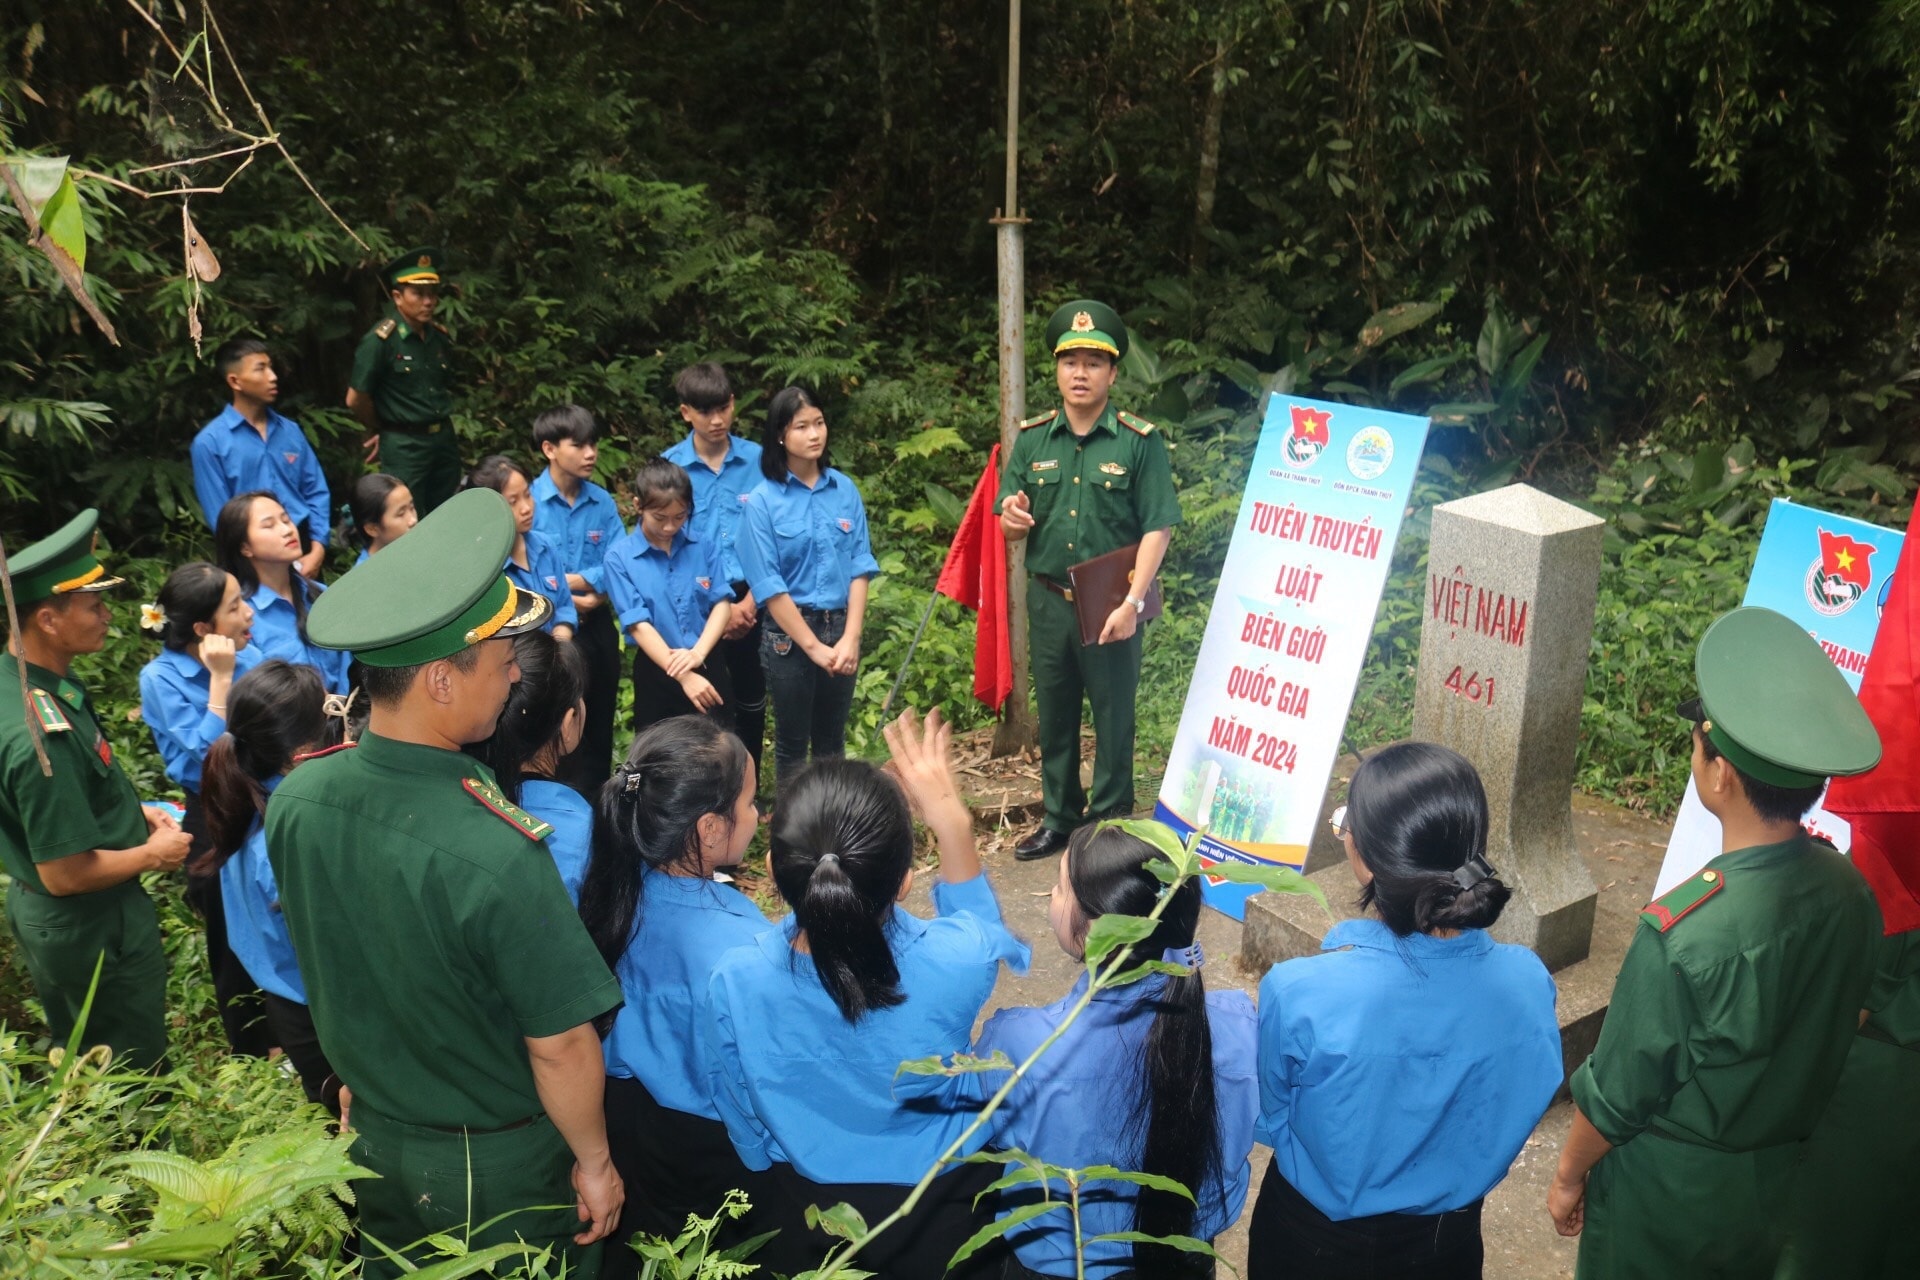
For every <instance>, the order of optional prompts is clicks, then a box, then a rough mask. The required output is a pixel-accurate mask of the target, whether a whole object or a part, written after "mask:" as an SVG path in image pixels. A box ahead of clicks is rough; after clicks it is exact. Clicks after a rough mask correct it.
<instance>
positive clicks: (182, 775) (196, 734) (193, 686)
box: [140, 644, 264, 793]
mask: <svg viewBox="0 0 1920 1280" xmlns="http://www.w3.org/2000/svg"><path fill="white" fill-rule="evenodd" d="M263 657H264V655H263V654H262V653H261V652H260V647H259V646H258V645H256V644H249V645H247V647H246V648H244V649H242V650H240V651H239V652H237V653H235V654H234V655H233V678H234V679H235V680H238V679H239V678H240V677H241V676H243V675H245V674H246V673H247V672H249V671H251V670H253V669H254V668H255V667H257V666H259V665H260V663H261V661H262V659H263ZM212 686H213V673H212V672H210V671H208V670H207V669H206V668H205V667H203V666H201V665H200V661H199V659H197V658H195V657H194V656H193V655H192V654H190V653H183V652H181V651H179V650H177V649H162V650H161V651H160V654H159V656H158V657H156V658H154V660H153V661H151V662H149V663H148V664H147V665H146V666H144V667H142V668H140V719H141V720H142V721H143V722H145V724H146V726H147V732H149V733H151V734H152V735H153V745H154V746H155V747H156V748H158V750H159V752H160V762H161V763H162V764H163V765H165V766H166V770H167V776H168V777H169V778H171V779H173V780H174V781H175V782H177V783H179V784H180V785H181V786H183V787H185V788H186V789H187V790H189V791H192V792H195V793H197V792H198V791H199V790H200V766H201V765H202V764H203V763H204V762H205V761H206V758H207V748H209V747H211V746H212V745H213V740H214V739H215V738H217V737H219V736H220V735H221V734H223V733H225V732H226V731H227V718H226V717H225V716H217V715H215V714H213V712H211V711H209V710H207V703H208V702H209V701H211V698H210V697H209V693H210V690H211V688H212Z"/></svg>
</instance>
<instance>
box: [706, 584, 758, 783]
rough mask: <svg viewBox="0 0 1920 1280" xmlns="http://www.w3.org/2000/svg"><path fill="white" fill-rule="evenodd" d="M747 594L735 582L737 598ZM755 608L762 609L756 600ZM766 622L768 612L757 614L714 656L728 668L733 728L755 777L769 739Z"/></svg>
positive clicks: (745, 587)
mask: <svg viewBox="0 0 1920 1280" xmlns="http://www.w3.org/2000/svg"><path fill="white" fill-rule="evenodd" d="M746 593H747V584H746V583H744V582H736V583H734V584H733V598H734V599H735V600H738V599H739V598H740V597H741V596H744V595H745V594H746ZM755 608H756V609H758V608H759V604H758V602H757V601H756V602H755ZM765 625H766V614H765V613H764V612H761V613H758V614H756V615H755V617H754V619H753V625H752V626H751V627H749V628H747V630H746V632H745V634H743V635H741V636H740V637H738V638H737V639H733V640H722V641H721V642H720V647H719V648H718V649H716V650H714V656H715V657H716V658H718V659H719V660H720V663H721V665H723V666H725V667H726V669H727V675H728V677H729V678H731V679H732V681H733V698H732V700H731V701H732V706H733V731H734V732H735V733H737V734H739V735H740V740H741V741H742V742H744V743H746V744H747V754H748V755H750V756H752V757H753V772H754V776H755V777H761V772H760V750H761V748H762V747H763V746H764V745H765V744H766V740H767V669H766V667H764V666H763V665H761V662H760V633H761V631H762V630H763V629H764V627H765ZM762 781H763V782H764V778H763V779H762Z"/></svg>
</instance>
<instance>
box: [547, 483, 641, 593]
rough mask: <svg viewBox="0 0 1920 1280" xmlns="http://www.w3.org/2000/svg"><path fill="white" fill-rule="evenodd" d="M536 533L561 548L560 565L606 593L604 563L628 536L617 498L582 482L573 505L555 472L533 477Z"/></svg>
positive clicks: (594, 485) (596, 589) (595, 485)
mask: <svg viewBox="0 0 1920 1280" xmlns="http://www.w3.org/2000/svg"><path fill="white" fill-rule="evenodd" d="M533 531H534V532H535V533H538V534H540V535H542V536H543V537H546V538H549V539H551V540H552V542H553V544H554V545H555V546H556V547H558V548H559V549H560V563H561V564H563V565H565V566H566V571H567V572H568V573H577V574H579V575H580V576H581V577H582V578H585V579H586V580H587V585H588V586H590V587H592V588H593V589H594V590H595V591H605V590H606V589H607V588H606V583H605V579H604V577H603V576H602V571H601V567H600V566H601V561H603V560H604V559H606V555H607V548H608V547H611V546H612V545H613V544H614V541H615V539H618V538H622V537H625V536H626V532H627V526H626V525H624V524H622V523H621V521H620V508H619V507H618V506H616V505H614V501H613V495H612V494H610V493H608V492H607V491H606V490H605V489H602V488H601V487H600V486H599V485H597V484H595V483H594V482H593V481H591V480H583V481H581V482H580V492H579V493H578V494H577V495H575V497H574V499H573V501H572V502H571V503H569V502H568V501H567V500H566V498H565V497H564V496H563V495H562V494H561V492H560V486H558V485H556V484H555V483H554V482H553V473H552V472H551V471H542V472H541V473H540V474H539V475H537V476H535V477H534V478H533Z"/></svg>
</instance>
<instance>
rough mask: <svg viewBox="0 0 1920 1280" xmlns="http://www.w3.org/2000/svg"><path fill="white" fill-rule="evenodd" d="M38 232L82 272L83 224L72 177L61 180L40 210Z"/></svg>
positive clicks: (84, 266) (85, 257)
mask: <svg viewBox="0 0 1920 1280" xmlns="http://www.w3.org/2000/svg"><path fill="white" fill-rule="evenodd" d="M40 229H41V230H42V231H44V232H46V233H47V239H49V240H51V241H53V242H54V244H56V245H58V246H59V247H60V248H61V249H63V250H64V251H65V252H66V255H67V256H68V257H69V258H72V259H73V264H74V265H75V266H76V267H79V268H80V269H81V270H83V271H84V270H86V266H87V221H86V218H85V216H84V215H83V214H82V213H81V210H80V193H79V192H78V191H76V190H74V186H73V175H72V174H65V175H63V176H62V177H61V179H60V185H59V186H58V187H56V188H54V192H53V194H52V195H51V196H49V197H48V198H47V203H46V207H44V208H43V209H41V210H40Z"/></svg>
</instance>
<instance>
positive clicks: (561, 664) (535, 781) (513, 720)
mask: <svg viewBox="0 0 1920 1280" xmlns="http://www.w3.org/2000/svg"><path fill="white" fill-rule="evenodd" d="M513 660H514V661H515V662H516V663H517V664H519V667H520V678H519V679H518V680H516V681H514V683H513V688H512V689H511V690H510V691H509V692H508V694H507V705H506V707H505V709H503V710H502V711H501V712H500V720H499V723H498V724H496V725H495V726H494V730H493V736H492V737H490V738H487V739H486V740H485V741H483V742H476V743H473V744H471V745H469V746H468V747H467V748H466V750H467V753H468V754H469V755H472V756H475V757H477V758H479V759H481V760H484V761H485V762H486V763H487V766H488V767H489V768H491V769H492V770H493V776H494V779H495V780H496V781H498V782H499V784H500V790H501V791H503V792H505V793H506V797H507V799H508V800H510V801H512V802H513V803H514V804H517V805H519V806H520V807H521V808H522V809H525V810H526V811H527V812H528V813H531V814H532V815H533V816H534V817H536V818H539V819H540V820H542V821H543V822H545V823H546V824H547V825H548V826H550V827H552V828H553V830H552V831H551V832H549V833H548V834H547V839H546V844H547V852H548V853H550V854H552V855H553V865H554V866H555V867H556V868H557V869H558V870H559V872H560V882H561V883H562V884H564V885H566V887H567V896H568V897H569V898H572V899H573V905H574V906H576V907H577V906H579V905H580V882H581V881H582V880H584V879H585V878H586V874H587V854H588V851H589V850H590V848H591V847H592V844H593V806H592V805H591V804H589V803H588V802H587V800H586V799H585V797H583V796H582V795H581V794H580V793H579V792H578V791H575V790H574V789H573V788H572V787H570V786H567V785H566V784H565V783H563V782H559V781H556V780H555V775H556V772H557V770H558V769H559V766H560V761H561V760H563V759H565V758H566V755H567V753H568V752H569V751H572V750H573V749H574V748H575V747H577V746H579V745H580V727H581V725H582V724H583V723H584V722H585V720H586V714H587V709H586V700H585V699H586V684H587V672H586V664H585V663H583V662H582V661H581V660H580V654H579V652H578V651H577V649H576V648H575V646H573V645H572V644H569V643H566V642H565V641H561V640H556V639H554V638H553V636H551V635H550V634H548V633H547V632H545V631H529V632H527V633H526V634H524V635H518V636H515V637H514V638H513Z"/></svg>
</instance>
